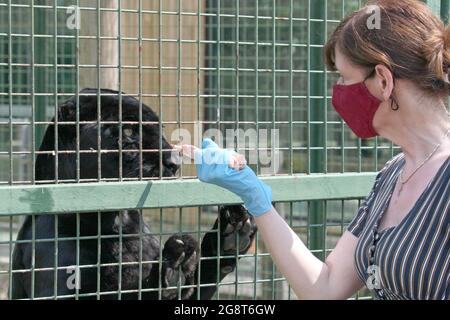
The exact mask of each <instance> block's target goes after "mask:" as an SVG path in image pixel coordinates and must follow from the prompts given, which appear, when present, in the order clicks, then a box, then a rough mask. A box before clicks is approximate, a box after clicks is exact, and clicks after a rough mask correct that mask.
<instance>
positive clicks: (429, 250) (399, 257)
mask: <svg viewBox="0 0 450 320" xmlns="http://www.w3.org/2000/svg"><path fill="white" fill-rule="evenodd" d="M404 164H405V159H404V155H403V154H399V155H398V156H396V157H395V158H393V159H392V160H390V161H389V162H388V163H387V164H386V166H385V167H384V168H383V170H382V171H381V172H380V173H379V174H378V175H377V178H376V181H375V185H374V187H373V189H372V191H371V192H370V194H369V195H368V196H367V198H366V199H365V200H364V202H363V204H362V206H361V207H360V209H359V211H358V213H357V215H356V216H355V217H354V218H353V220H352V221H351V223H350V225H349V226H348V228H347V230H348V231H350V232H351V233H352V234H354V235H355V236H356V237H358V238H359V240H358V244H357V247H356V251H355V264H356V270H357V272H358V276H359V277H360V278H361V279H362V280H363V281H364V283H366V284H367V283H369V282H368V280H369V281H372V280H373V279H369V277H372V276H373V275H374V274H373V269H372V268H369V269H368V267H369V257H370V253H369V248H370V246H371V245H372V241H373V229H374V225H375V224H378V222H379V221H380V220H381V216H382V214H383V213H384V212H385V211H386V210H387V208H388V205H389V201H390V199H391V195H392V193H393V191H394V188H395V184H396V182H397V178H398V176H399V174H400V171H401V169H402V167H403V166H404ZM449 181H450V158H448V159H447V160H446V161H445V163H444V164H443V165H442V167H441V168H440V169H439V171H438V173H437V174H436V176H435V177H434V178H433V179H432V181H431V182H430V183H429V184H428V186H427V187H426V189H425V190H424V192H423V193H422V194H421V196H420V197H419V199H418V200H417V202H416V203H415V205H414V207H413V208H412V209H411V211H410V212H409V213H408V214H407V215H406V216H405V218H404V219H403V220H402V221H401V222H400V223H399V225H398V226H396V227H392V228H388V229H385V230H383V231H381V233H380V238H379V240H378V242H377V245H376V249H375V253H374V258H375V261H374V265H375V266H376V268H377V279H378V280H379V284H378V286H377V289H379V290H376V291H374V293H375V297H376V298H379V299H421V300H423V299H434V300H448V299H449V297H450V214H449V211H450V210H449V209H450V208H449V203H450V187H449Z"/></svg>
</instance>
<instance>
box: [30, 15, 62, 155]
mask: <svg viewBox="0 0 450 320" xmlns="http://www.w3.org/2000/svg"><path fill="white" fill-rule="evenodd" d="M36 7H37V6H33V8H32V10H35V14H34V32H33V36H35V35H43V34H47V20H48V19H47V18H49V17H48V15H47V14H46V12H47V11H44V10H47V9H37V8H36ZM55 40H56V39H55ZM46 41H48V40H46V39H45V40H44V39H43V38H40V39H39V40H38V41H36V38H35V41H34V43H33V45H34V46H35V49H34V50H35V51H34V53H35V58H34V59H35V64H36V60H38V61H39V62H40V63H44V61H43V59H44V57H47V56H48V55H49V52H47V49H46V48H47V43H46ZM45 62H46V61H45ZM47 82H48V81H46V70H45V68H43V67H38V68H37V67H36V70H35V84H34V85H35V90H36V91H35V93H47V92H48V90H47V89H48V87H47ZM34 99H35V110H34V112H36V115H35V121H37V122H40V121H46V120H47V114H46V110H47V103H48V98H47V97H45V96H40V95H39V96H35V97H34ZM35 132H36V133H35V148H36V149H39V147H40V145H41V142H42V139H43V137H44V133H45V127H44V126H43V125H37V126H36V128H35Z"/></svg>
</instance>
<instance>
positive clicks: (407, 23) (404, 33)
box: [324, 0, 450, 96]
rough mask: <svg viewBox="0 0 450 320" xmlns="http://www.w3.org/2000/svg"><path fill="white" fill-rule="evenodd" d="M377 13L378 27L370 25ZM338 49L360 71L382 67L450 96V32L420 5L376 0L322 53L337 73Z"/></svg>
mask: <svg viewBox="0 0 450 320" xmlns="http://www.w3.org/2000/svg"><path fill="white" fill-rule="evenodd" d="M369 6H376V7H369ZM374 8H376V9H377V10H378V12H379V13H380V17H381V20H380V25H379V27H380V28H373V27H370V25H368V21H370V18H371V17H374V13H375V11H374ZM336 46H338V47H339V50H340V52H342V53H343V54H344V55H345V56H346V57H347V58H348V59H349V60H350V61H351V62H353V63H354V64H355V65H357V66H361V67H364V68H367V69H369V68H375V66H376V65H378V64H382V65H384V66H386V67H388V68H389V69H390V70H391V72H392V73H393V76H394V78H397V79H409V80H411V81H413V82H414V83H416V84H417V85H418V86H419V87H420V88H422V89H423V90H424V91H425V92H428V93H430V94H434V95H439V96H446V95H449V94H450V93H449V89H450V86H449V78H448V74H447V73H448V71H449V67H450V28H449V27H445V25H444V23H443V22H442V21H441V20H440V19H439V18H438V17H436V16H435V15H434V14H433V12H432V11H431V10H430V8H429V7H428V6H427V5H426V4H424V3H423V2H421V1H419V0H373V1H369V2H368V3H367V5H366V6H365V7H363V8H361V9H360V10H358V11H356V12H354V13H352V14H350V15H349V16H348V17H347V18H345V19H344V20H343V21H342V22H341V23H340V24H339V25H338V27H337V28H336V30H335V31H334V32H333V33H332V34H331V36H330V38H329V40H328V41H327V43H326V45H325V48H324V55H325V63H326V65H327V66H328V68H329V69H330V70H333V71H335V70H336V66H335V49H336Z"/></svg>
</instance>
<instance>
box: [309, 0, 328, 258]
mask: <svg viewBox="0 0 450 320" xmlns="http://www.w3.org/2000/svg"><path fill="white" fill-rule="evenodd" d="M325 2H326V0H316V1H314V5H311V0H309V2H308V5H309V18H310V19H311V18H317V17H322V16H326V15H324V11H325V10H326V3H325ZM316 24H317V22H315V25H314V28H312V27H311V20H310V21H309V26H308V33H309V34H310V35H309V38H310V41H311V42H310V45H311V44H313V45H316V44H318V43H323V42H324V39H325V25H326V20H324V23H323V24H321V26H320V27H318V26H316ZM309 52H310V55H309V57H308V59H309V61H310V63H309V67H308V69H309V71H312V70H311V68H312V67H314V68H317V66H318V65H319V64H321V61H322V57H321V56H318V55H316V54H314V53H313V52H312V50H311V49H310V50H309ZM324 75H325V72H323V73H322V74H318V73H314V74H312V73H311V72H310V73H309V81H308V84H309V86H308V92H309V93H308V95H309V101H308V102H309V109H310V111H309V113H310V118H309V121H323V122H324V125H323V129H322V128H321V127H320V126H319V125H318V124H314V125H313V127H312V128H310V130H309V131H310V143H311V145H310V147H311V146H313V147H315V148H323V150H324V152H319V150H312V151H311V154H310V166H311V167H310V169H311V172H313V173H318V172H324V173H325V171H326V165H325V159H326V157H325V156H324V153H326V152H327V150H326V148H325V147H326V143H325V140H326V136H325V132H326V123H325V112H324V109H323V105H324V104H326V102H327V99H326V96H327V89H326V86H325V85H324V81H325V80H324ZM312 77H313V78H312ZM319 95H321V96H323V97H324V99H322V100H321V99H312V98H311V96H319ZM309 208H310V211H309V219H310V224H311V225H313V227H312V228H311V229H310V230H309V231H310V247H309V248H310V249H311V250H316V249H321V248H323V247H324V242H323V237H322V234H323V232H324V224H325V219H324V212H325V209H326V208H325V206H324V203H323V201H313V202H311V205H310V207H309ZM319 225H321V226H322V227H319ZM320 258H323V256H322V255H320Z"/></svg>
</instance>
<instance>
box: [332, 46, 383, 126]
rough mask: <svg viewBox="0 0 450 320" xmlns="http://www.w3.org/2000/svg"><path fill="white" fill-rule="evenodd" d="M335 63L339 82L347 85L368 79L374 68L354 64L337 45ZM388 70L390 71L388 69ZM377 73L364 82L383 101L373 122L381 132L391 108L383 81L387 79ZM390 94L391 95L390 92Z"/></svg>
mask: <svg viewBox="0 0 450 320" xmlns="http://www.w3.org/2000/svg"><path fill="white" fill-rule="evenodd" d="M335 65H336V69H337V70H338V72H339V75H340V77H339V79H338V81H337V84H340V85H345V86H347V85H352V84H356V83H360V82H363V81H364V79H366V78H367V76H369V74H370V73H371V72H373V70H370V69H367V68H362V67H360V66H357V65H355V64H353V63H352V62H351V61H350V60H349V59H348V58H347V57H346V56H345V55H344V54H343V53H342V52H341V51H340V50H339V48H338V47H336V50H335ZM382 68H384V67H382ZM385 69H387V68H385ZM378 72H380V70H377V73H378ZM381 72H382V73H383V72H386V70H381ZM387 72H389V71H388V70H387ZM377 73H376V74H375V75H374V76H372V77H370V78H368V79H367V80H366V81H365V82H364V83H365V85H366V87H367V89H368V90H369V92H370V93H371V94H372V95H373V96H375V97H377V98H378V99H379V100H380V101H382V103H381V104H380V107H379V108H378V109H377V112H376V113H375V117H374V119H373V124H372V125H373V127H374V128H375V130H376V131H377V132H378V133H380V129H381V128H382V127H383V124H385V122H386V121H385V120H386V119H387V118H388V114H389V110H390V108H389V107H388V105H389V101H388V99H386V97H387V95H386V93H385V91H386V89H387V88H386V87H385V86H384V85H383V81H385V80H383V79H381V78H380V77H379V75H378V74H377ZM388 96H390V93H389V95H388Z"/></svg>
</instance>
